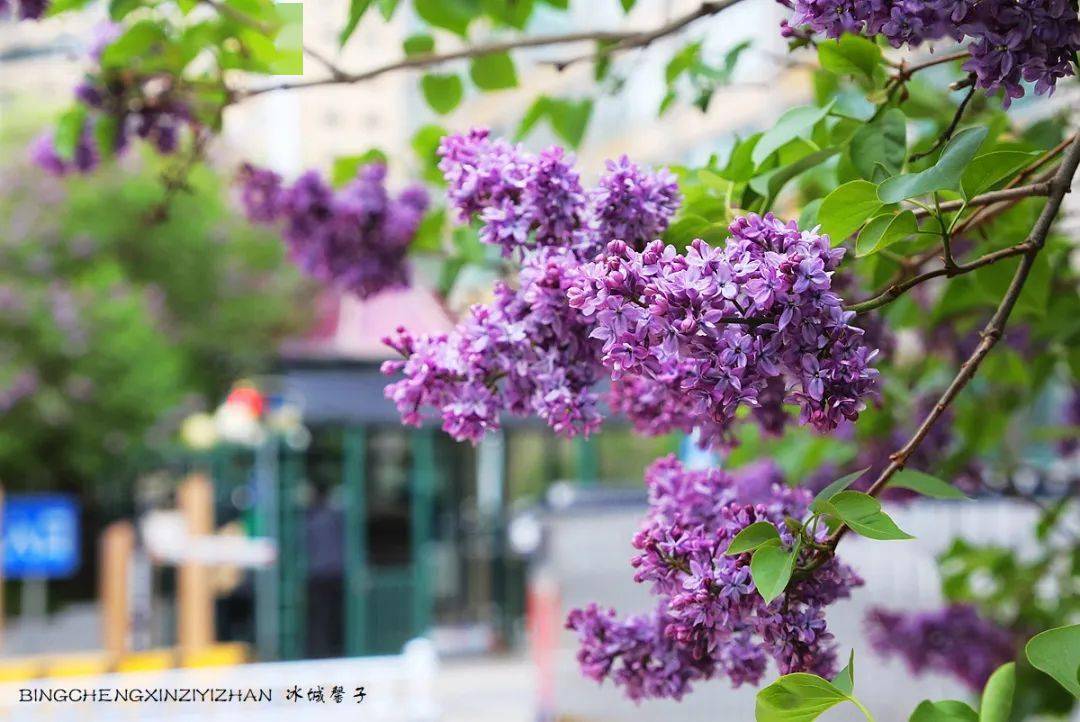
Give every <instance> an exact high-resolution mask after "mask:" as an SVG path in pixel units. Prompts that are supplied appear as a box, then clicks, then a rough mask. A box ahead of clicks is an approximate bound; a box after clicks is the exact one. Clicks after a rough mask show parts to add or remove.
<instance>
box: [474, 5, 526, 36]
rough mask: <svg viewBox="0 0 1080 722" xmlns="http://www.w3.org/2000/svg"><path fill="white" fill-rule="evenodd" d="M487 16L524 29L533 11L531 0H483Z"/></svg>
mask: <svg viewBox="0 0 1080 722" xmlns="http://www.w3.org/2000/svg"><path fill="white" fill-rule="evenodd" d="M483 9H484V12H485V13H486V14H487V15H488V17H490V18H492V19H494V20H496V21H497V22H499V23H502V24H503V25H508V26H510V27H512V28H517V29H518V30H524V29H525V26H526V25H527V24H528V22H529V16H530V15H532V11H533V0H483Z"/></svg>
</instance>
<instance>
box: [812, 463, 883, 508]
mask: <svg viewBox="0 0 1080 722" xmlns="http://www.w3.org/2000/svg"><path fill="white" fill-rule="evenodd" d="M868 471H870V467H869V466H864V467H863V468H861V469H859V470H858V471H853V472H851V473H850V474H845V475H844V476H841V477H840V478H839V479H837V480H836V481H834V482H832V483H830V484H829V485H828V486H826V487H825V488H824V489H822V490H821V491H819V492H818V493H817V494H815V495H814V499H822V500H825V501H827V500H829V499H831V498H833V497H834V496H835V495H836V494H839V493H840V492H841V491H843V490H844V489H846V488H848V487H849V486H851V485H852V484H854V483H855V482H856V481H858V480H859V477H861V476H862V475H863V474H865V473H866V472H868Z"/></svg>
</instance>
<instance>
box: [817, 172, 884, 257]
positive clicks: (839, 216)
mask: <svg viewBox="0 0 1080 722" xmlns="http://www.w3.org/2000/svg"><path fill="white" fill-rule="evenodd" d="M883 207H884V205H883V204H882V202H881V200H879V199H878V187H877V185H876V184H874V183H871V182H870V181H868V180H853V181H850V182H848V183H845V184H844V185H842V186H840V187H839V188H837V189H836V190H834V191H833V192H832V193H830V194H829V195H827V196H825V200H823V201H822V202H821V208H819V209H818V223H820V224H821V232H822V233H825V234H827V235H828V236H829V237H830V238H831V239H832V243H833V245H834V246H836V245H839V244H841V243H843V242H844V241H845V240H846V239H847V237H848V236H850V235H851V234H852V233H854V232H855V231H857V230H859V228H860V227H861V226H862V225H863V224H864V223H866V221H867V220H869V219H870V218H872V217H873V216H876V215H877V214H878V213H880V212H881V210H882V208H883Z"/></svg>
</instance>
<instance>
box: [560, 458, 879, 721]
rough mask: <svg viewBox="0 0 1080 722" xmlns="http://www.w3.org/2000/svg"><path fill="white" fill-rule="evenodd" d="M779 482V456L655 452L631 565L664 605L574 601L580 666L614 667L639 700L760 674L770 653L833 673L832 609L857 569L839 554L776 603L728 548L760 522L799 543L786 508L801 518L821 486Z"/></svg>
mask: <svg viewBox="0 0 1080 722" xmlns="http://www.w3.org/2000/svg"><path fill="white" fill-rule="evenodd" d="M778 481H779V477H778V475H777V472H776V470H775V468H774V467H772V466H771V465H757V466H755V467H753V468H752V469H749V470H748V471H747V472H744V474H743V475H742V477H741V478H739V477H736V476H733V475H732V474H728V473H726V472H724V471H721V470H718V469H707V470H689V469H686V468H684V467H683V466H682V464H681V463H680V462H679V461H678V460H677V459H676V458H675V457H674V456H669V457H667V458H664V459H660V460H658V461H656V462H655V463H654V464H653V465H652V466H651V467H650V468H649V469H648V471H647V472H646V474H645V483H646V485H647V487H648V491H649V513H648V515H647V517H646V519H645V522H644V524H643V526H642V529H641V530H640V531H639V532H638V533H637V535H636V536H635V537H634V540H633V545H634V548H635V549H637V551H638V554H637V555H636V556H635V557H634V558H633V559H632V561H631V564H632V565H633V567H634V568H635V570H636V572H635V575H634V579H635V581H637V582H641V583H648V584H650V585H651V588H652V591H653V593H654V594H656V596H657V597H658V599H659V604H658V607H657V609H656V611H655V612H653V613H652V614H650V615H645V616H633V617H629V618H627V619H625V620H619V619H618V618H617V617H616V615H615V613H614V612H613V611H611V610H603V609H601V608H599V607H597V606H596V605H590V606H588V607H586V608H585V609H578V610H574V611H572V612H571V613H570V616H569V618H568V620H567V626H568V627H569V628H570V629H573V630H574V631H576V632H577V634H578V638H579V640H580V643H581V648H580V650H579V652H578V661H579V663H580V665H581V669H582V672H583V673H584V674H585V675H586V676H588V677H590V678H592V679H595V680H597V681H602V680H604V679H608V678H610V679H611V680H612V681H613V682H614V683H615V684H616V685H617V686H620V687H622V688H623V690H624V691H625V693H626V694H627V695H628V696H629V697H630V698H631V699H634V700H640V699H643V698H648V697H671V698H674V699H679V698H681V697H682V695H683V694H685V693H686V692H688V691H690V684H691V683H692V682H694V681H697V680H706V679H711V678H714V677H727V678H728V680H729V681H730V682H731V684H732V685H733V686H735V687H738V686H739V685H741V684H744V683H745V684H758V683H759V682H760V681H761V679H762V678H763V676H764V674H765V671H766V668H767V667H768V662H769V660H772V662H773V663H774V664H775V665H776V667H777V669H778V670H779V671H780V672H781V673H782V674H787V673H790V672H797V671H806V672H812V673H814V674H819V675H823V676H831V675H832V674H834V673H835V671H836V650H835V645H834V644H833V642H832V635H831V634H830V633H829V631H828V628H827V625H826V623H825V608H826V607H827V606H828V605H830V604H832V603H833V602H834V601H836V600H837V599H842V598H845V597H848V596H849V595H850V592H851V589H852V588H853V587H857V586H860V585H861V584H862V580H861V579H860V578H859V577H858V575H857V574H855V572H854V571H852V570H851V568H850V567H848V566H847V565H845V564H843V563H842V562H840V561H839V560H837V559H836V558H835V557H834V558H832V559H830V560H829V561H828V562H826V564H825V565H824V566H822V567H820V568H819V569H817V570H816V571H815V572H814V574H813V575H812V576H809V577H806V578H802V579H797V580H795V581H793V582H792V584H791V585H790V586H789V587H788V588H787V590H786V591H785V592H784V593H782V594H781V595H780V596H778V597H777V598H776V599H774V600H773V601H772V602H771V603H766V602H765V601H764V600H763V599H762V597H761V595H760V594H758V591H757V589H756V588H755V586H754V581H753V579H752V577H751V575H750V556H751V555H750V554H748V553H747V554H738V555H732V556H727V555H726V554H725V551H726V549H727V547H728V545H729V543H730V542H731V540H732V539H733V538H734V537H735V535H736V534H738V533H739V532H740V531H741V530H743V529H745V528H746V527H747V526H749V525H750V524H752V523H754V522H759V521H766V522H769V523H771V524H773V525H774V526H775V527H776V529H777V532H778V533H779V535H780V538H781V540H782V542H783V544H785V545H786V546H789V547H790V546H791V545H792V543H793V541H794V540H793V537H792V534H791V532H790V530H789V529H788V528H787V526H786V525H785V524H784V518H785V517H788V516H794V517H801V516H802V515H803V514H804V513H805V511H806V509H807V506H808V505H809V503H810V498H811V497H810V494H809V493H808V492H806V491H804V490H801V489H792V488H788V487H787V486H785V485H783V484H782V483H777V482H778Z"/></svg>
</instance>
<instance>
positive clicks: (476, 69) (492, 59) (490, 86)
mask: <svg viewBox="0 0 1080 722" xmlns="http://www.w3.org/2000/svg"><path fill="white" fill-rule="evenodd" d="M469 77H471V78H472V81H473V82H474V83H476V87H478V88H480V89H481V90H504V89H506V88H513V87H514V86H515V85H517V82H518V79H517V73H516V72H515V71H514V61H513V60H511V59H510V54H509V53H494V54H492V55H481V56H480V57H478V58H474V59H473V61H472V63H471V64H470V65H469Z"/></svg>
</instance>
